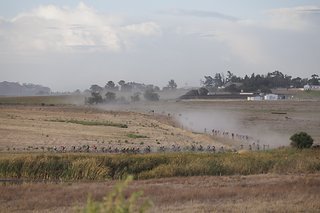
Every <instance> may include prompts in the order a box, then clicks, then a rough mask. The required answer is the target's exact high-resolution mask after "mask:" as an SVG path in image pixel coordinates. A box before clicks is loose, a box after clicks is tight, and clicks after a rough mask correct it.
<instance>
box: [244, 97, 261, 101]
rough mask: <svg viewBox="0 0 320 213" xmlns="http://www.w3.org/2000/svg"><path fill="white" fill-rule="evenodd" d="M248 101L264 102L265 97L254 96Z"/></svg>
mask: <svg viewBox="0 0 320 213" xmlns="http://www.w3.org/2000/svg"><path fill="white" fill-rule="evenodd" d="M247 100H248V101H262V100H263V97H262V96H253V97H248V98H247Z"/></svg>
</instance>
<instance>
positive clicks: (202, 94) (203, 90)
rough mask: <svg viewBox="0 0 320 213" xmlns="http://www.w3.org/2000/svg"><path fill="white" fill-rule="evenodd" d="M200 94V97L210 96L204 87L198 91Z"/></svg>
mask: <svg viewBox="0 0 320 213" xmlns="http://www.w3.org/2000/svg"><path fill="white" fill-rule="evenodd" d="M198 92H199V95H200V96H205V95H208V93H209V90H207V89H206V88H204V87H201V88H200V89H199V90H198Z"/></svg>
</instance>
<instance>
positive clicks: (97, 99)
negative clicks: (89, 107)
mask: <svg viewBox="0 0 320 213" xmlns="http://www.w3.org/2000/svg"><path fill="white" fill-rule="evenodd" d="M102 102H103V99H102V96H101V95H100V93H99V92H92V93H91V97H89V98H87V99H86V103H88V104H99V103H102Z"/></svg>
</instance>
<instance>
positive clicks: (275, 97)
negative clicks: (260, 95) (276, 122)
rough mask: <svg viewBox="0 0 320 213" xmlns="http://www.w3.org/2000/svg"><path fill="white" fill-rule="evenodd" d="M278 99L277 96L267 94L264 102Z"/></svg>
mask: <svg viewBox="0 0 320 213" xmlns="http://www.w3.org/2000/svg"><path fill="white" fill-rule="evenodd" d="M278 99H279V96H278V95H276V94H267V95H265V96H264V100H267V101H268V100H272V101H273V100H278Z"/></svg>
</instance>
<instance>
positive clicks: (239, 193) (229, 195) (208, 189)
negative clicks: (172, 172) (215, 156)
mask: <svg viewBox="0 0 320 213" xmlns="http://www.w3.org/2000/svg"><path fill="white" fill-rule="evenodd" d="M114 184H115V182H114V181H107V182H94V183H93V182H80V183H71V182H70V183H60V184H54V183H25V184H21V185H6V186H4V185H2V186H0V194H1V196H0V203H1V212H12V211H16V212H31V211H39V212H66V211H68V212H70V211H71V212H72V211H75V209H76V207H77V206H78V207H79V206H82V205H83V204H84V203H85V202H86V200H87V196H88V194H91V196H92V198H93V199H95V200H101V199H102V197H104V196H105V195H106V193H107V192H109V191H110V190H111V188H112V187H113V185H114ZM137 190H143V191H144V195H145V196H146V197H149V198H150V199H151V200H152V201H153V203H154V206H153V208H152V209H151V212H318V211H319V210H320V204H319V199H320V195H319V190H320V176H319V174H308V175H275V174H268V175H251V176H222V177H216V176H211V177H210V176H202V177H175V178H165V179H153V180H139V181H134V182H133V184H131V185H130V187H129V192H132V191H137Z"/></svg>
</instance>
